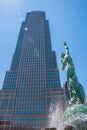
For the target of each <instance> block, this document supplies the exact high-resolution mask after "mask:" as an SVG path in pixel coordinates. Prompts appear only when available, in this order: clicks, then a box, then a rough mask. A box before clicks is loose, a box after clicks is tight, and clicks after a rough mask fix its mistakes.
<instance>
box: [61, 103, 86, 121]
mask: <svg viewBox="0 0 87 130" xmlns="http://www.w3.org/2000/svg"><path fill="white" fill-rule="evenodd" d="M79 114H87V106H86V105H85V104H74V105H72V106H70V107H68V108H67V109H66V111H65V112H64V114H63V122H65V121H66V120H67V119H69V118H74V117H76V116H77V115H79Z"/></svg>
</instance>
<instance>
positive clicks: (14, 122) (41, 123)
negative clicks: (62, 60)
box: [0, 11, 64, 130]
mask: <svg viewBox="0 0 87 130" xmlns="http://www.w3.org/2000/svg"><path fill="white" fill-rule="evenodd" d="M60 95H61V96H60ZM59 101H61V104H64V95H63V91H62V89H61V85H60V78H59V71H58V67H57V61H56V54H55V51H52V47H51V38H50V30H49V22H48V20H46V17H45V13H44V12H41V11H32V12H30V13H27V15H26V19H25V21H24V22H22V25H21V29H20V33H19V37H18V41H17V45H16V49H15V52H14V55H13V59H12V63H11V67H10V70H9V71H7V72H6V75H5V79H4V83H3V87H2V90H1V91H0V126H1V128H3V129H4V128H5V129H12V130H13V129H15V130H16V129H18V128H19V127H20V126H21V127H22V126H23V127H24V128H25V127H26V129H27V128H36V129H39V128H42V127H46V123H47V118H48V111H49V107H50V103H52V102H53V103H55V102H59Z"/></svg>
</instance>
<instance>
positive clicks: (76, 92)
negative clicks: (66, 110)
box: [61, 42, 84, 105]
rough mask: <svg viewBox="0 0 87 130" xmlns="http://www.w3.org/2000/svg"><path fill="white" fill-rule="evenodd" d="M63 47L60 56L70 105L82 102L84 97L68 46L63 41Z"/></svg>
mask: <svg viewBox="0 0 87 130" xmlns="http://www.w3.org/2000/svg"><path fill="white" fill-rule="evenodd" d="M64 47H65V49H66V53H61V57H62V60H61V61H62V70H64V69H65V68H66V73H67V82H68V85H69V90H70V102H69V104H70V105H73V104H76V103H81V104H82V103H84V97H83V95H82V93H81V88H80V84H79V82H78V78H77V76H76V73H75V67H74V64H73V60H72V57H71V56H70V53H69V49H68V46H67V44H66V42H64Z"/></svg>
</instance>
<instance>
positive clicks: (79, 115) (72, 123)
mask: <svg viewBox="0 0 87 130" xmlns="http://www.w3.org/2000/svg"><path fill="white" fill-rule="evenodd" d="M63 128H64V130H87V106H86V105H85V104H74V105H72V106H69V107H68V108H67V109H66V111H65V112H64V114H63Z"/></svg>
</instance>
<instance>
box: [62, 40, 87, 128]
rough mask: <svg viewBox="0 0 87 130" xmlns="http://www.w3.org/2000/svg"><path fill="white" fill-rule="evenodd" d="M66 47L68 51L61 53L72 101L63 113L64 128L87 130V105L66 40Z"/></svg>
mask: <svg viewBox="0 0 87 130" xmlns="http://www.w3.org/2000/svg"><path fill="white" fill-rule="evenodd" d="M64 47H65V49H66V53H61V57H62V70H64V69H65V68H66V73H67V83H68V85H69V91H70V101H69V106H68V108H67V109H66V110H65V112H64V113H63V129H64V130H87V106H86V104H85V99H84V97H83V95H82V90H81V87H80V84H79V82H78V78H77V76H76V73H75V68H74V64H73V61H72V58H71V56H70V53H69V49H68V46H67V44H66V42H64Z"/></svg>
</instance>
